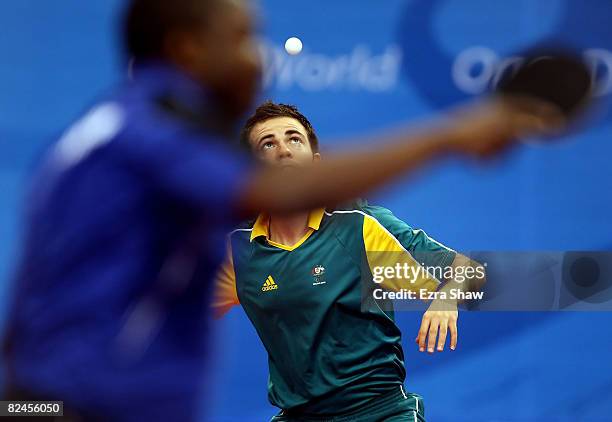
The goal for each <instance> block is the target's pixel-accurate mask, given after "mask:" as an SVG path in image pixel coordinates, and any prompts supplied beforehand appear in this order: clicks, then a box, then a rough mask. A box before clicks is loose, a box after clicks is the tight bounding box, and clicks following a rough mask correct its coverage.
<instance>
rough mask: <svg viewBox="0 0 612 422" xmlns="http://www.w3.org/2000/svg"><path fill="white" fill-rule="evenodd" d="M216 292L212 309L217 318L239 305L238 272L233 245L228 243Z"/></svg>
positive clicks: (217, 280)
mask: <svg viewBox="0 0 612 422" xmlns="http://www.w3.org/2000/svg"><path fill="white" fill-rule="evenodd" d="M214 286H215V292H214V295H213V300H212V305H211V307H212V310H213V314H214V315H215V317H216V318H220V317H222V316H223V315H225V314H226V313H227V312H228V311H229V310H230V309H231V308H232V307H233V306H235V305H239V304H240V301H239V300H238V294H237V292H236V273H235V271H234V260H233V257H232V250H231V247H230V246H229V245H228V247H227V252H226V257H225V260H224V261H223V264H222V265H221V267H220V268H219V271H217V274H216V276H215V283H214Z"/></svg>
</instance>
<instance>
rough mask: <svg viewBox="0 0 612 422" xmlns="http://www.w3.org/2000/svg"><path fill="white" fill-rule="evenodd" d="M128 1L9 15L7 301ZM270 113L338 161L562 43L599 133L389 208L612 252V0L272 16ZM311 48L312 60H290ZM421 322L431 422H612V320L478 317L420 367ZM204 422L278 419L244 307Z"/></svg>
mask: <svg viewBox="0 0 612 422" xmlns="http://www.w3.org/2000/svg"><path fill="white" fill-rule="evenodd" d="M121 6H122V1H120V0H104V1H101V0H99V1H92V0H90V1H87V2H83V1H76V0H64V1H62V2H59V3H58V2H48V1H44V2H43V1H35V0H21V1H19V2H2V3H1V10H2V13H0V53H1V57H2V61H1V64H0V152H1V153H0V280H1V281H0V293H1V297H2V301H3V302H2V303H4V301H5V299H6V295H7V293H8V288H9V282H10V273H11V269H12V266H11V265H12V263H13V262H14V259H15V255H16V252H17V248H18V242H19V237H18V233H19V224H20V220H19V209H20V198H21V195H22V194H23V188H24V184H25V181H26V180H27V174H28V169H29V168H30V167H31V166H32V165H33V163H34V162H35V158H36V156H37V154H38V152H39V151H40V150H41V148H42V146H43V145H44V144H45V143H47V142H49V141H51V140H52V139H53V138H54V137H55V136H56V135H58V134H59V133H60V132H61V131H62V129H63V128H65V126H66V125H67V124H68V123H69V122H70V121H71V119H73V118H75V117H76V116H77V115H78V114H79V113H80V112H81V111H82V110H83V109H84V108H85V107H86V106H87V105H88V104H90V103H91V102H92V101H93V100H95V97H96V94H97V93H99V92H100V91H101V90H104V89H105V88H106V87H108V86H109V85H111V84H112V83H113V82H115V81H117V80H118V79H119V78H122V77H124V74H125V69H124V66H123V64H122V61H121V60H120V56H119V54H118V48H117V41H118V37H117V35H116V32H117V31H116V18H117V15H118V12H119V10H120V8H121ZM257 14H258V15H259V16H260V18H261V19H260V21H261V27H262V31H261V32H262V34H261V35H262V41H263V46H262V53H263V56H264V60H265V67H266V73H265V78H264V84H265V92H264V94H263V95H262V99H264V98H271V99H274V100H277V101H282V102H288V103H293V104H296V105H298V106H299V107H300V108H301V110H302V111H303V112H304V113H305V114H306V115H307V116H309V117H310V118H311V120H312V122H313V124H314V126H315V128H316V129H317V130H318V132H319V136H320V138H321V139H322V143H323V153H325V151H331V150H336V149H340V148H343V147H352V146H353V145H355V143H356V142H358V141H359V139H360V138H361V137H362V136H363V135H364V134H366V133H369V132H374V131H376V130H380V129H387V128H392V127H395V126H398V125H404V124H406V123H409V122H414V121H418V120H420V119H423V118H424V117H426V116H431V115H432V114H434V113H437V112H439V111H440V110H442V109H444V108H445V107H448V106H451V105H453V104H455V103H457V102H460V101H462V100H468V99H470V98H472V97H474V96H476V95H479V94H481V93H483V92H485V91H486V90H487V89H489V88H490V87H491V86H492V85H494V84H495V81H496V77H497V76H498V72H497V70H496V69H498V68H499V65H500V64H501V65H502V66H504V65H507V66H510V65H512V63H514V62H515V61H516V60H518V59H519V58H518V57H517V56H516V52H517V51H520V50H521V49H523V48H525V47H527V46H529V45H530V44H533V43H537V42H540V41H543V40H547V39H556V40H561V41H564V42H566V43H568V44H570V45H572V46H574V47H575V48H576V49H578V50H579V51H580V52H581V54H583V56H584V59H585V61H586V62H587V63H589V65H590V66H591V68H592V71H593V74H594V78H595V80H596V93H597V95H598V98H599V99H600V100H601V103H602V104H601V107H600V108H599V110H598V112H597V114H596V115H595V116H593V117H592V118H591V122H590V123H591V126H590V128H589V130H588V131H585V132H580V133H575V134H571V135H568V136H566V137H565V138H564V139H562V140H561V141H559V142H557V143H555V144H553V145H546V146H543V145H539V144H538V143H537V142H536V141H528V142H526V145H525V146H524V147H522V148H519V149H516V150H514V151H513V152H511V153H509V154H507V155H505V156H504V157H501V158H499V159H496V160H495V161H494V162H492V163H487V164H482V163H480V164H479V163H469V162H465V161H458V160H457V161H455V160H449V161H446V162H442V163H437V164H436V165H433V166H430V167H428V168H427V169H425V170H423V171H422V172H420V173H419V174H418V175H416V176H415V175H413V176H411V177H410V178H405V179H403V180H400V181H398V182H397V183H396V184H394V185H392V186H390V187H388V188H387V189H385V190H384V191H381V192H379V193H378V194H377V195H376V197H374V198H372V200H373V201H374V202H377V203H380V204H382V205H385V206H387V207H388V208H390V209H392V210H393V211H394V212H395V213H396V215H398V216H399V217H400V218H402V219H404V220H405V221H407V222H408V223H409V224H411V225H413V226H415V227H420V228H423V229H425V230H426V231H428V232H429V233H430V234H431V235H433V236H434V237H436V238H437V239H439V240H441V241H442V242H443V243H445V244H447V245H449V246H452V247H454V248H455V249H460V250H461V249H462V250H552V251H562V250H610V249H612V170H611V167H612V166H611V162H612V143H611V138H612V111H611V108H610V107H608V103H609V102H610V98H611V96H612V2H611V1H610V0H581V1H579V0H512V1H511V0H498V1H495V2H492V1H487V0H385V1H384V2H381V1H375V0H359V1H354V0H353V1H349V0H335V1H320V0H318V1H315V0H310V1H307V2H306V1H304V2H284V1H280V0H263V1H261V2H260V3H259V4H258V5H257ZM290 36H298V37H300V38H301V39H302V41H303V43H304V51H303V52H302V54H300V55H298V56H289V55H287V54H286V53H285V52H284V50H283V49H282V45H283V43H284V41H285V39H287V38H288V37H290ZM419 322H420V314H418V313H402V314H400V315H399V317H398V324H399V325H400V326H401V327H402V328H403V331H404V333H405V339H404V343H405V352H406V363H407V368H408V378H407V381H406V386H407V388H408V389H409V390H412V391H415V392H418V393H420V394H422V395H423V396H424V397H425V400H426V402H425V403H426V408H427V414H428V416H429V419H430V420H432V421H464V420H465V421H553V420H554V421H566V420H567V421H570V420H571V421H607V420H612V363H611V362H610V355H611V353H610V352H611V351H612V329H611V328H610V314H609V313H606V312H591V313H587V312H559V313H552V312H547V313H544V312H542V313H525V312H523V313H468V312H464V313H462V314H461V315H460V320H459V322H460V341H459V348H458V350H457V351H455V352H453V353H449V352H445V353H444V354H441V355H435V356H425V355H422V354H419V353H418V352H417V350H416V347H414V345H413V339H414V336H415V335H416V331H417V329H418V324H419ZM215 340H216V341H215V343H214V347H213V352H214V353H213V362H212V363H211V378H210V381H209V382H210V383H211V384H213V385H214V387H213V388H212V389H210V390H212V391H213V394H212V396H211V397H203V400H202V407H203V408H207V409H208V416H207V417H205V418H204V420H213V421H264V420H268V419H269V417H270V416H271V415H272V414H273V413H274V412H275V409H274V408H272V407H271V406H270V405H269V404H268V403H267V399H266V382H267V359H266V355H265V352H264V350H263V348H262V346H261V345H260V344H259V342H258V339H257V336H256V334H255V331H254V330H253V328H252V327H251V326H250V324H249V322H248V320H247V319H246V317H245V315H244V313H243V312H242V310H240V309H235V310H233V311H231V312H230V313H229V314H228V315H227V316H226V317H225V318H224V319H223V320H221V322H220V323H219V324H217V326H216V339H215Z"/></svg>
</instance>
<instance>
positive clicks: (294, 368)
mask: <svg viewBox="0 0 612 422" xmlns="http://www.w3.org/2000/svg"><path fill="white" fill-rule="evenodd" d="M353 205H354V206H351V207H348V208H346V209H335V210H325V209H318V210H314V211H312V212H311V213H310V216H309V221H308V227H309V228H308V232H307V233H306V235H304V237H303V238H302V239H301V240H300V241H299V242H298V243H296V244H295V245H293V246H291V247H289V246H286V245H282V244H278V243H275V242H273V241H271V240H270V239H269V232H268V222H269V219H268V217H266V216H265V215H260V216H259V217H258V218H257V220H256V221H255V222H254V223H253V224H246V225H245V226H244V227H242V228H239V229H237V230H235V231H233V232H232V233H231V234H230V236H229V251H228V259H227V260H226V263H225V265H224V266H223V268H222V269H221V270H220V272H219V276H218V281H217V283H218V288H217V292H216V297H215V300H214V303H213V306H214V308H215V311H216V313H217V315H221V314H223V313H224V312H226V311H227V310H228V309H229V308H231V307H232V306H233V305H238V304H241V305H242V307H243V308H244V310H245V312H246V314H247V316H248V317H249V319H250V320H251V322H252V323H253V325H254V326H255V329H256V330H257V333H258V335H259V337H260V338H261V341H262V342H263V344H264V346H265V348H266V350H267V352H268V358H269V359H268V364H269V370H270V376H269V382H268V397H269V400H270V402H271V403H272V404H273V405H275V406H278V407H279V408H281V409H293V410H299V411H301V412H304V413H311V414H341V413H346V412H350V411H352V410H354V409H355V408H357V407H359V406H361V405H363V404H365V403H367V402H368V401H369V400H371V399H373V398H375V397H377V396H378V395H380V394H384V393H386V392H388V391H390V390H392V389H393V388H397V387H398V386H399V385H401V384H403V382H404V378H405V375H406V372H405V368H404V354H403V350H402V346H401V333H400V330H399V328H398V327H397V326H396V324H395V322H394V315H393V312H389V311H383V310H382V307H381V306H380V304H379V303H377V301H376V300H374V299H372V296H371V295H368V294H365V293H364V292H365V291H367V290H368V288H369V287H372V285H373V283H372V271H373V270H372V269H373V268H374V267H375V266H377V265H394V264H395V262H397V260H398V259H399V260H400V261H403V262H405V263H408V264H409V265H412V266H419V265H421V264H424V265H425V266H432V267H434V266H442V267H446V266H449V265H451V263H452V261H453V259H454V257H455V252H454V251H452V250H450V249H448V248H447V247H445V246H443V245H441V244H440V243H438V242H436V241H435V240H433V239H431V238H430V237H429V236H427V234H426V233H425V232H423V231H421V230H414V229H412V228H411V227H410V226H408V225H407V224H406V223H404V222H403V221H401V220H399V219H398V218H396V217H395V216H394V215H393V214H392V213H391V212H390V211H389V210H387V209H385V208H382V207H377V206H371V205H368V204H367V203H366V202H365V201H360V202H357V203H356V204H353ZM385 251H388V252H392V254H384V253H381V252H385ZM385 257H387V258H385ZM388 257H393V263H390V262H383V261H384V260H386V259H388ZM438 285H439V281H438V280H437V279H435V278H434V277H433V276H431V275H429V274H428V273H427V272H426V271H424V272H421V276H420V277H419V278H418V279H417V280H415V282H414V283H413V284H412V286H413V288H414V289H423V288H424V289H428V290H436V289H437V288H438ZM364 287H365V289H364ZM402 287H405V286H402ZM385 288H389V289H396V288H399V286H395V285H393V282H391V285H386V286H385ZM385 309H389V308H388V307H385Z"/></svg>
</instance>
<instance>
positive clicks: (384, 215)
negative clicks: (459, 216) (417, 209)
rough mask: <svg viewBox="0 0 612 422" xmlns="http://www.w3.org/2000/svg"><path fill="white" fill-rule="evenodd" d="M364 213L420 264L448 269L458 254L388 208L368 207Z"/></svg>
mask: <svg viewBox="0 0 612 422" xmlns="http://www.w3.org/2000/svg"><path fill="white" fill-rule="evenodd" d="M364 211H365V212H366V213H367V214H369V215H370V216H372V217H373V218H375V219H376V220H377V221H378V222H379V223H380V224H381V225H382V226H383V227H384V228H385V229H386V230H387V231H388V232H389V234H391V235H392V236H393V237H395V238H396V239H397V241H398V242H399V243H400V244H401V245H402V247H403V248H405V249H406V250H407V251H408V252H409V253H410V254H411V255H412V256H413V257H414V259H416V260H417V261H418V262H419V264H421V265H424V266H426V267H448V266H450V265H451V264H452V262H453V260H454V259H455V255H456V252H455V251H454V250H452V249H451V248H449V247H447V246H444V245H443V244H441V243H440V242H438V241H436V240H435V239H433V238H432V237H430V236H428V235H427V233H425V232H424V231H423V230H418V229H413V228H412V227H410V226H409V225H408V224H406V223H405V222H403V221H402V220H400V219H399V218H397V217H396V216H395V215H393V213H392V212H391V211H389V210H388V209H386V208H383V207H378V206H371V205H367V206H366V207H364Z"/></svg>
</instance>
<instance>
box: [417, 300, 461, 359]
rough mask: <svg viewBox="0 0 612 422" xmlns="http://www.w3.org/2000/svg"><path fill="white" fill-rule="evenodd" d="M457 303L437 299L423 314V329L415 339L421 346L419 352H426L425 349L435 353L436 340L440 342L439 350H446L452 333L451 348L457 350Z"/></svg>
mask: <svg viewBox="0 0 612 422" xmlns="http://www.w3.org/2000/svg"><path fill="white" fill-rule="evenodd" d="M458 316H459V313H458V312H457V302H456V301H449V300H441V299H435V300H433V301H432V302H431V304H430V305H429V308H428V309H427V311H426V312H425V314H423V319H422V321H421V328H420V329H419V333H418V335H417V337H416V339H415V342H416V343H417V344H418V345H419V351H420V352H424V351H425V348H427V351H428V352H429V353H433V352H434V349H435V348H436V338H437V340H438V346H437V350H438V352H441V351H443V350H444V344H445V343H446V337H447V336H448V333H449V332H450V348H451V350H455V348H456V347H457V318H458Z"/></svg>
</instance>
